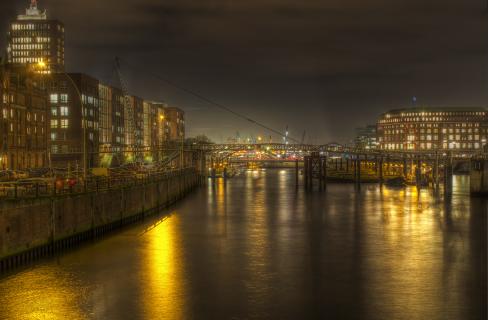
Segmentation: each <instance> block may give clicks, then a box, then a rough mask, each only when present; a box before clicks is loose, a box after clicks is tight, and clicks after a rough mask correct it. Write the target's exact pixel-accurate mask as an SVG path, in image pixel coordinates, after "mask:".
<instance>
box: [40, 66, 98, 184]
mask: <svg viewBox="0 0 488 320" xmlns="http://www.w3.org/2000/svg"><path fill="white" fill-rule="evenodd" d="M37 68H38V70H45V69H46V68H47V65H46V63H45V62H44V61H42V60H41V61H39V62H37ZM42 74H51V73H50V72H49V71H48V72H45V73H42ZM59 74H62V75H63V76H64V77H66V78H67V79H68V81H69V82H70V83H71V84H72V85H73V88H75V91H76V94H77V95H78V99H79V100H80V106H81V126H82V129H83V180H84V181H86V177H87V171H88V159H87V158H88V157H87V148H86V147H87V141H86V114H85V113H86V112H85V111H86V110H85V108H84V106H83V99H82V96H81V92H80V90H79V89H78V86H77V85H76V83H75V82H74V80H73V79H72V78H71V77H70V76H69V74H67V73H66V72H65V71H63V72H60V73H59ZM50 169H51V168H50Z"/></svg>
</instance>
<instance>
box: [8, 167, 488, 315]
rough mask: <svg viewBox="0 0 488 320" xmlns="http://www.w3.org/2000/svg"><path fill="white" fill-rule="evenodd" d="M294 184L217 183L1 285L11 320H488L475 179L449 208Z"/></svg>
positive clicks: (378, 191) (428, 196) (407, 197)
mask: <svg viewBox="0 0 488 320" xmlns="http://www.w3.org/2000/svg"><path fill="white" fill-rule="evenodd" d="M294 180H295V177H294V173H293V172H292V171H273V170H268V171H262V170H255V171H249V172H247V173H246V174H244V175H241V176H239V177H236V178H234V179H231V180H228V181H227V182H225V181H224V180H222V179H217V180H216V181H215V182H214V183H212V184H210V185H209V186H208V188H206V189H202V190H200V191H198V192H196V193H194V194H192V195H191V196H189V197H188V198H187V199H186V200H185V201H183V202H181V203H180V204H179V205H178V206H177V207H176V208H174V210H173V212H172V214H171V215H167V216H166V218H161V217H156V218H154V219H153V220H151V221H146V223H145V224H143V225H138V226H134V227H133V228H130V229H129V230H126V231H123V232H121V233H119V234H117V235H114V236H113V237H110V238H107V239H104V240H103V241H101V242H97V243H95V244H93V245H88V246H86V247H84V248H81V249H80V250H77V251H75V252H72V253H69V254H67V255H65V256H62V257H61V258H60V259H59V261H56V260H52V261H47V262H43V263H41V264H39V265H38V266H37V267H35V268H32V269H30V270H27V271H24V272H20V273H17V274H14V275H12V276H10V277H8V278H4V279H3V280H0V318H1V319H3V318H5V319H16V318H26V319H31V318H32V319H34V318H41V319H43V318H47V319H57V318H70V319H77V318H84V319H86V318H88V319H90V318H99V319H111V318H116V319H121V318H122V319H123V318H127V319H172V318H173V319H188V318H206V319H248V318H249V319H251V318H277V319H309V318H330V319H380V320H381V319H408V320H410V319H439V320H440V319H443V320H444V319H485V318H486V298H487V296H486V289H487V287H486V281H487V277H486V267H487V263H486V250H487V243H486V242H487V240H486V236H487V232H486V231H487V230H486V225H487V219H486V217H487V215H488V209H487V201H486V200H485V199H476V198H470V197H469V196H468V195H467V190H468V189H467V181H468V180H467V179H466V177H456V180H455V183H454V184H453V185H454V188H455V190H454V194H453V196H452V199H451V200H450V201H447V202H445V201H444V200H443V199H442V198H440V197H438V196H436V195H435V194H434V193H432V192H431V191H429V190H420V192H418V191H417V190H416V188H413V187H412V188H410V187H409V188H405V189H388V188H386V187H380V186H377V185H369V186H367V185H365V186H363V187H362V189H361V192H360V193H357V192H355V191H354V187H353V186H351V185H346V184H335V185H333V184H330V185H329V186H328V190H327V192H326V193H321V192H314V193H304V192H303V190H301V189H299V190H296V188H295V185H294ZM46 293H47V294H46ZM19 314H20V315H21V316H20V317H17V315H19ZM68 315H69V316H68Z"/></svg>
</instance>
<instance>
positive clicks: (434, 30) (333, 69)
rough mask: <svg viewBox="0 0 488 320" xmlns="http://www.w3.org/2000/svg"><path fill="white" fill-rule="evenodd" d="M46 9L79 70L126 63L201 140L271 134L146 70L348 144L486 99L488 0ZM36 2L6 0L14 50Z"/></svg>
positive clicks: (67, 4)
mask: <svg viewBox="0 0 488 320" xmlns="http://www.w3.org/2000/svg"><path fill="white" fill-rule="evenodd" d="M38 2H39V8H41V9H42V10H44V9H47V11H48V15H49V17H50V18H52V19H59V20H61V21H62V22H64V24H65V28H66V69H67V70H68V71H70V72H84V73H87V74H90V75H93V76H94V77H97V78H100V79H102V80H104V81H107V82H110V81H113V80H114V79H115V76H114V75H113V60H114V57H115V56H120V57H121V58H123V59H124V60H126V61H128V62H130V63H131V64H132V65H134V66H137V67H139V68H140V69H141V72H138V73H135V72H133V71H132V70H131V69H126V70H125V72H126V73H127V78H128V85H129V87H130V91H131V92H134V93H135V94H137V95H139V96H145V97H148V98H152V99H154V100H164V101H167V102H168V103H170V104H172V105H177V106H180V107H182V108H183V109H184V110H185V111H186V112H187V128H188V134H189V135H190V136H191V135H197V134H201V133H205V134H207V135H208V136H209V137H210V138H211V139H213V140H216V141H218V140H220V137H224V138H225V137H230V136H233V135H235V132H236V131H240V132H249V133H252V132H255V133H256V134H258V133H259V132H262V134H263V135H265V134H266V135H270V133H267V132H263V131H262V130H261V129H260V128H257V127H255V126H253V125H252V124H251V123H249V122H246V121H244V120H242V119H239V118H236V117H235V116H233V115H232V114H228V113H225V112H223V111H221V110H219V109H216V108H214V107H212V106H209V105H208V104H205V103H203V102H202V101H199V100H197V99H195V98H193V97H191V96H189V95H187V94H185V93H183V92H181V91H179V90H177V89H175V88H174V87H171V86H169V85H167V84H165V83H162V82H159V81H158V80H156V79H154V78H153V77H151V76H149V75H148V74H147V72H148V71H151V72H153V73H155V74H158V75H161V76H164V77H165V78H167V79H169V80H171V81H173V82H175V83H177V84H178V85H180V86H182V87H184V88H188V89H191V90H193V91H195V92H198V93H200V94H202V95H204V96H205V97H209V98H211V99H212V100H214V101H217V102H219V103H222V104H224V105H226V106H229V107H231V108H233V109H234V110H236V111H238V112H239V113H242V114H245V115H247V116H249V117H252V118H253V119H256V120H259V121H260V122H262V123H265V124H266V125H268V126H270V127H272V128H274V129H277V130H280V131H284V130H285V128H286V126H289V128H290V129H289V130H290V134H291V135H292V136H293V137H295V138H298V139H300V138H301V135H302V132H303V131H304V130H306V131H307V134H308V135H309V136H310V137H313V138H314V139H316V140H317V143H321V142H327V141H338V142H347V141H349V140H351V139H352V138H353V137H354V129H355V128H356V127H359V126H364V125H367V124H372V123H375V121H376V119H377V117H378V116H379V115H380V114H381V113H383V112H386V111H387V110H389V109H395V108H401V107H409V106H412V103H413V102H412V97H414V96H415V97H416V98H417V102H416V105H417V106H420V105H432V106H464V105H465V106H486V105H487V104H488V90H486V88H488V79H487V70H488V61H487V59H486V56H487V55H488V43H486V38H487V36H488V19H487V11H486V1H484V0H466V1H455V0H448V1H437V0H434V1H429V3H425V1H421V0H411V1H402V2H400V3H392V2H391V1H386V0H375V1H372V2H370V3H368V5H367V6H365V5H364V2H363V1H359V0H353V1H349V2H348V3H347V4H344V3H343V2H342V1H339V0H333V1H315V2H313V3H302V4H297V3H295V2H293V1H280V2H279V3H278V2H275V1H271V0H265V1H254V0H252V1H246V2H243V3H238V2H229V1H223V0H219V1H213V2H212V3H211V4H205V3H202V2H201V1H191V0H188V1H167V2H165V3H161V2H160V1H157V0H137V1H136V0H129V1H123V2H120V1H113V0H107V1H103V2H100V1H95V0H87V1H83V2H71V1H61V0H41V1H38ZM27 6H29V1H28V0H25V1H24V0H23V1H13V0H7V1H2V3H1V4H0V12H1V13H0V19H1V21H2V24H1V26H0V27H1V30H2V37H1V38H0V44H1V46H2V48H5V46H6V32H7V24H8V22H10V21H12V20H13V19H15V17H16V16H17V15H18V14H22V13H23V12H24V10H25V8H26V7H27ZM88 22H89V23H88ZM87 35H88V36H87ZM142 72H146V73H145V74H144V73H142ZM345 120H347V124H345ZM274 138H275V139H276V138H277V137H276V135H274Z"/></svg>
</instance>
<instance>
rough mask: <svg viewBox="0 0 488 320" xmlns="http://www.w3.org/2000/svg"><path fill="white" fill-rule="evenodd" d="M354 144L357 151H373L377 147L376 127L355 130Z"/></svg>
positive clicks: (368, 126) (370, 126)
mask: <svg viewBox="0 0 488 320" xmlns="http://www.w3.org/2000/svg"><path fill="white" fill-rule="evenodd" d="M354 144H355V147H356V148H357V149H361V150H375V149H376V148H377V147H378V141H377V132H376V125H367V126H366V127H360V128H356V138H355V139H354Z"/></svg>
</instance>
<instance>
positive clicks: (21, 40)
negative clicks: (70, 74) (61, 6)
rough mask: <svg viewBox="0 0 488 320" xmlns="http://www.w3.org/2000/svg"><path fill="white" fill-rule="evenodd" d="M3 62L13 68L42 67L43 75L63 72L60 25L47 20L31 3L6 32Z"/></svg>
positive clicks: (32, 0) (62, 41) (62, 37)
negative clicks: (5, 53)
mask: <svg viewBox="0 0 488 320" xmlns="http://www.w3.org/2000/svg"><path fill="white" fill-rule="evenodd" d="M7 61H8V63H10V64H13V65H19V64H20V65H29V64H37V63H40V62H42V63H44V64H45V66H46V67H45V68H43V69H42V70H43V71H39V72H43V73H53V72H63V71H64V25H63V24H62V23H61V22H59V21H58V20H49V19H48V18H47V14H46V11H45V10H44V11H41V10H39V9H38V7H37V0H31V4H30V7H29V8H27V9H26V10H25V15H24V14H23V15H19V16H17V20H15V21H14V22H12V23H11V24H10V28H9V32H8V47H7Z"/></svg>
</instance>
